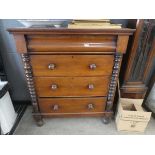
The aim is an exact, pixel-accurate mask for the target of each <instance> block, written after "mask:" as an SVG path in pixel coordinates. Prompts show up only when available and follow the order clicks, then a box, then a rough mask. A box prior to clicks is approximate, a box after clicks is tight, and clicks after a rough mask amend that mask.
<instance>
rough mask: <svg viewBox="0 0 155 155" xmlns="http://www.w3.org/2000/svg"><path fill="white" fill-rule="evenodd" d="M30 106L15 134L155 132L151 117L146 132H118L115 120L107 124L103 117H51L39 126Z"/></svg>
mask: <svg viewBox="0 0 155 155" xmlns="http://www.w3.org/2000/svg"><path fill="white" fill-rule="evenodd" d="M31 112H32V107H31V106H29V107H28V108H27V110H26V112H25V114H24V116H23V118H22V119H21V121H20V123H19V126H18V127H17V129H16V131H15V133H14V134H15V135H122V134H123V135H124V134H146V135H154V134H155V119H153V118H152V119H151V120H150V122H149V124H148V126H147V129H146V131H145V133H126V132H118V131H117V129H116V125H115V122H114V121H112V122H111V123H110V124H108V125H105V124H103V123H102V121H101V118H94V117H92V118H82V117H81V118H53V119H52V118H50V119H44V122H45V124H44V126H42V127H37V126H36V124H35V122H34V120H33V118H32V115H31Z"/></svg>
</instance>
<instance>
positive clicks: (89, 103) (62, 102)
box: [39, 97, 106, 114]
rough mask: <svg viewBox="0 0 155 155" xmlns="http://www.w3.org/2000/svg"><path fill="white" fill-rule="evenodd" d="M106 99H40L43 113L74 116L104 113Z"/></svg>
mask: <svg viewBox="0 0 155 155" xmlns="http://www.w3.org/2000/svg"><path fill="white" fill-rule="evenodd" d="M105 103H106V98H104V97H97V98H49V99H41V98H40V99H39V107H40V111H41V113H46V114H47V113H49V114H50V113H52V114H59V113H63V114H65V113H66V114H74V113H79V114H81V113H94V112H104V110H105V105H106V104H105Z"/></svg>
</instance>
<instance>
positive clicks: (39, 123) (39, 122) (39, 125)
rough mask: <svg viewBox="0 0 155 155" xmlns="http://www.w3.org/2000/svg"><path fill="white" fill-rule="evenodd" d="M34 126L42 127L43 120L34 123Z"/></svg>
mask: <svg viewBox="0 0 155 155" xmlns="http://www.w3.org/2000/svg"><path fill="white" fill-rule="evenodd" d="M36 124H37V126H38V127H41V126H43V125H44V122H43V120H42V119H41V120H39V121H36Z"/></svg>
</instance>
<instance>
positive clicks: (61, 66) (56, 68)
mask: <svg viewBox="0 0 155 155" xmlns="http://www.w3.org/2000/svg"><path fill="white" fill-rule="evenodd" d="M113 61H114V56H113V55H31V64H32V68H33V75H34V76H103V75H111V73H112V67H113Z"/></svg>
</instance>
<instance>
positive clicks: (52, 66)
mask: <svg viewBox="0 0 155 155" xmlns="http://www.w3.org/2000/svg"><path fill="white" fill-rule="evenodd" d="M55 67H56V65H55V64H49V65H48V69H50V70H53V69H55Z"/></svg>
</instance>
